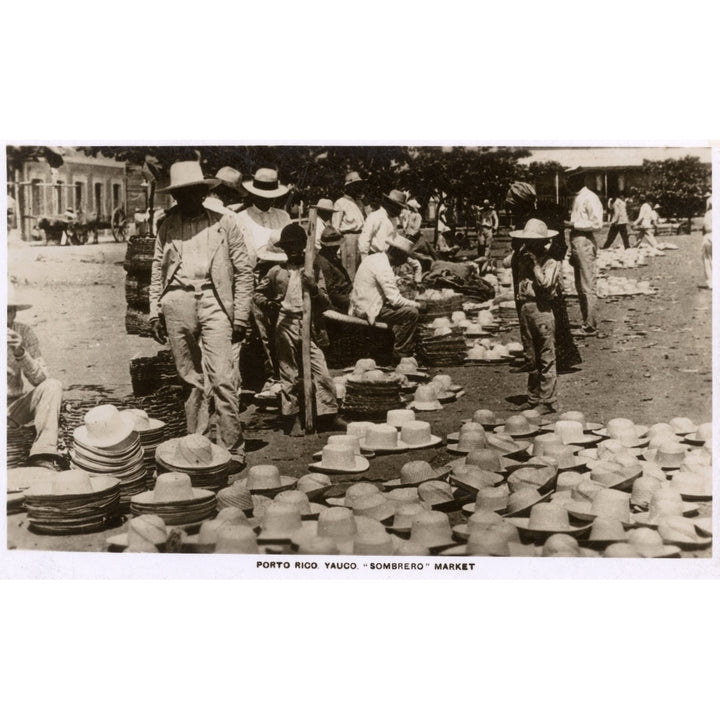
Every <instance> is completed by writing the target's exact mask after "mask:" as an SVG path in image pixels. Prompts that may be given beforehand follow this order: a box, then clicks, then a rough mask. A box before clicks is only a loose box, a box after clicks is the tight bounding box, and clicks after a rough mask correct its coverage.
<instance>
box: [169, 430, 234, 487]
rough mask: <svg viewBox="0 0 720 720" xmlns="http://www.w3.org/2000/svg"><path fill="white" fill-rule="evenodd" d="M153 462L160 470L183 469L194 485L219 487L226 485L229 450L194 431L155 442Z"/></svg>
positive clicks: (181, 470) (177, 471)
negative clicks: (155, 448) (180, 436)
mask: <svg viewBox="0 0 720 720" xmlns="http://www.w3.org/2000/svg"><path fill="white" fill-rule="evenodd" d="M155 463H156V464H157V468H158V472H159V473H162V472H176V473H185V474H187V475H189V476H190V479H191V481H192V484H193V486H194V487H199V488H206V489H208V490H218V489H219V488H222V487H225V486H226V485H227V481H228V473H229V471H230V453H229V452H228V451H227V450H225V448H221V447H220V446H219V445H215V444H214V443H212V442H210V440H208V438H206V437H204V436H202V435H198V434H196V433H194V434H191V435H186V436H185V437H182V438H173V439H171V440H166V441H165V442H164V443H161V444H160V445H158V447H157V450H156V451H155Z"/></svg>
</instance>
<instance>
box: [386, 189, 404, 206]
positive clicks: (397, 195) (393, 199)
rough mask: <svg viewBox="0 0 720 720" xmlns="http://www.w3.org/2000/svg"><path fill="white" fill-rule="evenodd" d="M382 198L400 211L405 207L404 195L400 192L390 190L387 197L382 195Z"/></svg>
mask: <svg viewBox="0 0 720 720" xmlns="http://www.w3.org/2000/svg"><path fill="white" fill-rule="evenodd" d="M383 198H384V200H385V201H386V202H390V203H391V204H392V205H394V206H395V207H397V208H398V209H400V210H402V209H403V208H405V207H407V200H406V199H405V193H404V192H403V191H402V190H391V191H390V192H389V193H388V194H387V195H383Z"/></svg>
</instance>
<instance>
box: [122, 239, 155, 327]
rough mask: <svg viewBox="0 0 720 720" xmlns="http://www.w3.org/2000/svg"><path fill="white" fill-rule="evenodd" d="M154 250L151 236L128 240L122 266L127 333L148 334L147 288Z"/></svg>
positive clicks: (148, 307)
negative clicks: (123, 270)
mask: <svg viewBox="0 0 720 720" xmlns="http://www.w3.org/2000/svg"><path fill="white" fill-rule="evenodd" d="M154 251H155V238H154V237H153V236H144V237H140V236H137V235H136V236H133V237H131V238H130V239H129V240H128V247H127V254H126V255H125V263H124V265H123V267H124V268H125V272H126V273H127V277H126V279H125V302H126V304H127V309H126V311H125V331H126V332H127V334H128V335H143V336H149V335H150V323H149V320H148V314H149V312H150V304H149V300H148V289H149V287H150V272H151V270H152V259H153V253H154Z"/></svg>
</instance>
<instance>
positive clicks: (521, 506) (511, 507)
mask: <svg viewBox="0 0 720 720" xmlns="http://www.w3.org/2000/svg"><path fill="white" fill-rule="evenodd" d="M549 497H550V493H546V494H545V495H541V494H540V493H539V492H538V491H537V490H536V489H535V488H534V487H529V486H522V487H519V488H518V489H517V490H515V491H514V492H511V493H510V496H509V497H508V501H507V509H506V511H505V516H506V517H521V516H525V515H529V514H530V510H531V509H532V508H533V506H534V505H537V504H538V503H540V502H543V501H545V500H547V499H548V498H549Z"/></svg>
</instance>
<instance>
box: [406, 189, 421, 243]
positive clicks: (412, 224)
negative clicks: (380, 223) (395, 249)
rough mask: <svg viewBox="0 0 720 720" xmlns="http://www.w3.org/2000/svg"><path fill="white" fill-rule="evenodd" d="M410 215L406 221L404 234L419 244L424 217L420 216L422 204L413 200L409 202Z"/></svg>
mask: <svg viewBox="0 0 720 720" xmlns="http://www.w3.org/2000/svg"><path fill="white" fill-rule="evenodd" d="M407 206H408V214H407V218H406V219H405V226H404V228H403V232H404V234H405V237H406V238H410V240H412V241H413V242H417V241H418V239H419V238H420V230H421V228H422V215H421V214H420V203H419V202H418V201H417V200H416V199H415V198H411V199H410V200H408V201H407Z"/></svg>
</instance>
